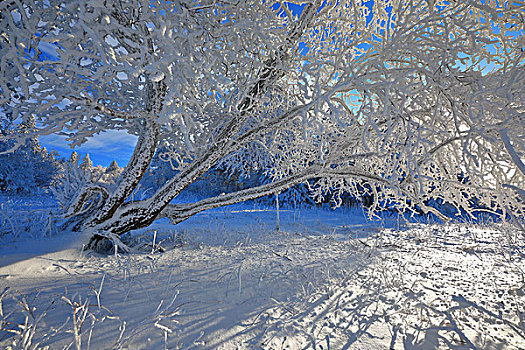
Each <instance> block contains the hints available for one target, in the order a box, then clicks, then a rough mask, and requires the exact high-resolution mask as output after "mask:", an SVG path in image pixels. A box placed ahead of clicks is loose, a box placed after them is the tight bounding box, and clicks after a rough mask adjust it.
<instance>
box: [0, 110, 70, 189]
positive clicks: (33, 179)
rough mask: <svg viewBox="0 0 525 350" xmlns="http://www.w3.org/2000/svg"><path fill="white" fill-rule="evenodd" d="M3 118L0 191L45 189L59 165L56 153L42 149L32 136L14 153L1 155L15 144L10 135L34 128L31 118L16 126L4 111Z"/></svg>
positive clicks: (0, 145) (0, 141) (54, 175)
mask: <svg viewBox="0 0 525 350" xmlns="http://www.w3.org/2000/svg"><path fill="white" fill-rule="evenodd" d="M0 114H2V109H0ZM9 115H12V114H9ZM3 119H4V120H3V123H2V124H1V125H0V137H2V138H0V192H5V193H9V194H22V193H23V194H34V193H35V192H38V191H41V190H45V189H47V188H48V187H49V186H50V185H52V184H53V183H54V181H55V180H56V178H57V176H58V173H59V171H60V168H61V166H60V163H59V161H58V160H57V159H56V158H55V157H56V155H57V154H56V153H54V152H51V153H48V152H47V149H46V148H45V147H44V148H41V146H40V142H39V141H38V137H37V136H35V135H33V136H32V137H29V138H27V139H26V140H25V142H24V143H23V144H21V145H19V147H17V148H16V150H14V151H13V152H11V153H8V154H3V152H4V151H8V150H10V149H12V148H13V146H14V143H13V140H10V138H9V136H11V135H13V134H17V135H18V134H22V135H24V134H28V133H31V132H32V130H34V128H35V120H34V118H29V119H28V120H26V121H25V122H24V123H22V124H19V125H17V124H16V123H10V122H11V120H10V117H8V116H7V115H6V114H4V118H3Z"/></svg>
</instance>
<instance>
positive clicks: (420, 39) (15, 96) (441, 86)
mask: <svg viewBox="0 0 525 350" xmlns="http://www.w3.org/2000/svg"><path fill="white" fill-rule="evenodd" d="M291 5H292V3H290V2H281V3H277V4H275V5H272V4H269V3H265V2H260V1H240V2H227V1H218V2H217V1H213V2H211V1H206V0H204V1H200V2H192V1H189V2H188V1H183V2H175V3H171V2H163V1H139V0H133V1H128V2H121V1H113V0H109V1H90V2H86V1H68V2H67V3H63V2H60V1H57V0H49V1H35V2H31V3H29V2H28V1H25V0H21V1H16V2H14V1H4V2H2V3H0V33H1V34H0V51H1V55H0V67H1V68H2V69H1V71H0V103H1V104H2V106H9V108H13V109H16V110H17V111H18V113H19V115H21V116H22V117H24V118H26V116H29V115H35V116H36V118H37V120H38V122H39V124H38V132H39V133H41V134H46V133H47V134H49V133H61V132H63V131H64V130H66V131H67V132H68V133H69V136H70V142H71V144H81V143H82V142H84V141H85V140H86V139H87V138H89V137H91V136H92V135H94V134H96V133H99V132H102V131H105V130H110V129H117V130H126V131H127V132H129V133H131V134H134V135H137V136H138V137H139V140H138V142H137V145H136V149H135V151H134V153H133V156H132V158H131V160H130V162H129V164H128V165H127V166H126V168H125V169H124V171H123V172H122V174H121V175H120V179H119V180H118V181H117V184H116V185H115V187H114V188H112V189H111V191H109V192H108V194H107V196H106V195H105V194H104V196H102V197H101V195H100V193H95V192H94V191H93V189H92V188H89V187H85V188H79V190H78V191H79V195H78V196H77V198H83V200H85V201H86V203H88V202H89V203H91V202H90V201H93V200H94V199H93V198H94V197H93V196H98V197H97V198H100V200H99V199H97V201H95V202H96V203H97V205H96V206H93V207H92V209H91V210H88V211H87V212H86V211H83V212H82V213H80V212H78V213H77V215H76V217H75V220H77V221H78V222H81V223H82V225H81V226H83V227H86V228H87V227H89V228H93V229H94V232H101V233H104V234H106V233H107V234H110V233H111V234H114V235H117V236H118V235H120V234H122V233H124V232H127V231H128V230H130V229H133V228H138V227H144V226H148V225H149V224H151V223H152V222H153V221H154V220H156V219H157V218H158V217H161V216H164V215H169V216H170V217H171V218H172V221H173V222H175V223H176V222H180V221H182V220H185V219H186V218H188V217H190V216H191V215H194V214H195V213H197V212H199V211H202V210H205V209H209V208H213V207H218V206H222V205H228V204H232V203H235V202H238V201H243V200H247V199H252V198H257V197H259V196H263V195H268V194H274V193H277V192H279V191H282V190H283V189H285V188H287V187H290V186H293V185H295V184H297V183H300V182H304V181H306V180H310V181H311V182H312V183H311V184H312V185H313V186H312V187H313V189H314V190H315V191H317V194H318V195H319V196H321V195H322V194H323V193H324V192H325V191H332V192H334V191H335V192H337V193H340V194H342V193H343V192H345V191H350V192H356V191H357V192H359V191H358V190H356V189H363V188H366V189H368V190H369V191H370V193H373V195H374V202H373V208H377V207H379V206H395V207H397V208H399V209H400V210H416V209H417V210H423V211H433V212H435V213H436V214H437V209H436V208H437V207H438V206H437V205H434V204H433V203H436V202H440V203H450V205H453V206H455V207H456V208H458V209H460V210H463V211H466V212H467V213H470V214H472V213H474V210H475V208H473V205H472V203H474V202H475V203H476V207H477V208H478V209H479V208H483V210H487V211H491V212H497V213H500V214H503V215H505V213H512V215H514V216H515V217H522V215H523V200H521V199H520V197H519V195H518V193H520V192H519V191H515V190H514V189H516V188H517V189H523V188H524V187H525V185H524V181H525V180H524V177H525V174H523V171H522V164H523V160H524V158H525V144H524V140H525V132H524V124H523V117H522V116H523V112H524V110H525V106H524V102H523V101H524V100H525V97H524V93H525V88H524V84H525V83H524V82H525V73H524V70H523V50H522V48H523V42H524V39H523V38H524V32H523V31H524V28H523V27H524V23H523V21H522V19H521V17H520V15H521V13H522V12H523V10H524V7H523V6H524V5H522V4H515V3H513V4H512V5H509V4H507V3H495V2H490V3H484V2H479V1H470V2H463V1H462V2H460V1H452V2H445V1H426V0H420V1H406V0H392V1H374V2H370V1H362V0H348V1H338V2H336V1H333V2H332V1H329V2H323V1H320V0H314V1H309V2H304V3H300V5H301V6H295V5H294V6H291ZM489 23H490V25H489ZM509 28H512V31H510V30H509ZM50 46H51V47H50ZM45 50H47V51H48V53H50V55H48V56H53V58H48V59H44V56H46V55H43V54H42V52H43V51H45ZM484 62H487V64H493V65H494V66H493V67H492V68H491V70H484V69H483V67H482V65H483V64H484ZM64 97H67V98H68V99H69V103H68V104H65V103H63V102H62V101H63V99H64ZM17 137H20V136H17ZM161 145H162V146H161ZM165 145H168V147H164V146H165ZM159 147H162V149H163V151H162V152H163V153H170V154H169V155H163V157H164V158H165V159H168V160H173V161H174V162H175V163H176V165H175V166H176V167H177V172H176V173H174V174H173V177H172V178H170V179H168V180H167V181H166V182H165V183H163V184H162V186H160V188H159V189H158V191H157V192H155V193H153V191H151V193H150V197H149V198H145V199H143V200H141V201H133V202H130V201H128V198H129V196H130V195H131V193H132V192H133V191H134V189H135V188H136V187H137V186H138V184H139V182H140V180H141V178H142V176H143V174H144V173H145V172H146V170H147V169H148V167H149V166H150V162H151V161H152V159H153V157H154V155H155V153H156V152H157V150H158V148H159ZM218 166H222V167H224V168H226V169H230V170H231V171H240V172H244V173H249V172H252V171H255V169H256V170H257V171H262V172H265V173H266V174H268V176H269V177H270V179H271V181H270V182H268V183H264V184H260V185H256V186H255V187H254V188H250V189H245V190H243V191H241V192H239V193H236V194H226V195H224V196H220V197H217V198H209V199H206V200H204V201H201V202H197V203H193V204H191V205H190V204H188V205H171V204H170V202H171V201H172V200H173V199H174V198H176V197H177V196H178V195H179V194H180V193H181V191H183V190H184V188H186V187H187V186H188V185H189V184H191V183H192V182H194V181H196V180H197V179H198V178H199V177H200V176H201V175H202V174H204V173H205V172H206V171H208V170H209V169H211V168H213V167H218ZM487 174H490V176H487ZM316 181H317V183H316V184H314V182H316ZM99 204H100V205H99ZM79 208H85V205H80V206H79ZM73 216H75V215H73ZM100 236H103V235H100Z"/></svg>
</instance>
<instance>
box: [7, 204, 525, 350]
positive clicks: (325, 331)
mask: <svg viewBox="0 0 525 350" xmlns="http://www.w3.org/2000/svg"><path fill="white" fill-rule="evenodd" d="M20 210H27V208H25V209H20ZM35 210H41V209H35ZM7 214H8V213H7V211H6V210H5V209H4V210H3V215H4V216H6V215H7ZM398 219H399V218H397V216H392V217H386V218H384V219H378V220H376V221H367V220H366V219H365V217H364V214H363V212H362V211H360V210H358V209H353V210H338V211H335V212H332V211H328V210H322V209H317V210H315V209H302V210H282V211H281V212H280V230H279V231H277V230H276V219H275V210H273V209H264V208H257V207H253V206H249V205H243V206H235V207H232V208H228V209H222V210H217V211H210V212H204V213H201V214H199V215H197V216H195V217H193V218H192V219H190V220H188V221H186V222H184V223H182V224H180V225H178V226H176V227H173V226H169V225H167V224H166V223H162V222H161V223H159V224H157V225H156V226H154V230H151V229H150V230H149V231H145V232H142V233H135V234H134V240H135V243H136V246H137V247H139V248H137V250H138V251H137V252H135V253H134V254H131V255H121V254H118V255H111V256H101V255H97V254H94V253H90V252H81V251H80V249H79V247H80V246H81V244H82V239H83V238H82V237H79V236H75V235H74V234H60V235H57V234H56V233H53V227H52V223H49V227H47V228H46V225H44V224H42V222H41V223H40V225H41V227H42V230H43V231H45V232H43V233H42V234H41V235H39V234H38V233H35V228H33V230H32V231H31V234H30V235H25V236H24V234H19V235H17V236H16V237H15V236H13V235H10V234H9V233H3V235H2V236H1V237H0V238H1V242H2V245H1V247H0V266H1V267H0V293H1V297H0V301H1V303H0V329H1V331H0V347H2V348H10V347H11V348H14V349H33V348H35V349H36V348H47V349H64V348H66V349H67V348H70V349H111V348H116V349H165V348H169V349H179V348H180V349H471V348H472V349H525V273H524V271H525V260H524V257H525V256H524V253H525V249H524V248H525V246H524V245H523V236H519V235H518V233H517V232H516V231H513V230H512V229H508V228H504V227H500V226H492V227H490V226H475V225H472V224H471V225H466V224H461V225H460V224H451V225H447V226H439V225H435V224H426V223H413V224H406V223H404V222H403V221H402V220H398ZM3 220H5V221H4V227H5V225H8V224H9V222H8V221H9V220H7V218H5V217H4V218H3ZM18 224H20V223H18ZM13 225H14V223H13ZM20 225H21V224H20ZM36 230H37V232H38V228H37V229H36ZM46 230H47V231H46ZM160 247H162V248H160ZM160 250H163V252H160Z"/></svg>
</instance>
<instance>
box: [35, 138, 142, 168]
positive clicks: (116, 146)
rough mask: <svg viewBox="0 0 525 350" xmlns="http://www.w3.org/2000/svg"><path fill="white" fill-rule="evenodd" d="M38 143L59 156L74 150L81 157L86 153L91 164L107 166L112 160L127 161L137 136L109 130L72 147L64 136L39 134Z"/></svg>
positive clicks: (123, 163) (125, 162)
mask: <svg viewBox="0 0 525 350" xmlns="http://www.w3.org/2000/svg"><path fill="white" fill-rule="evenodd" d="M39 139H40V144H41V145H42V146H43V147H46V148H47V149H48V150H49V151H51V150H55V151H57V152H58V154H59V155H60V156H61V157H65V158H69V156H70V155H71V152H73V151H76V152H77V153H80V154H81V158H83V157H84V156H85V155H86V153H89V157H90V158H91V160H92V161H93V165H102V166H108V165H109V164H110V163H111V161H112V160H116V161H117V164H118V165H120V166H124V165H126V164H127V163H128V161H129V159H130V158H131V154H132V153H133V148H134V147H135V144H136V142H137V137H136V136H133V135H130V134H128V133H126V132H125V131H115V130H109V131H107V132H103V133H100V134H98V135H95V136H94V137H93V138H90V139H89V140H88V141H87V142H86V143H84V144H83V145H82V146H81V147H75V148H74V149H72V148H71V147H69V145H68V144H67V142H66V137H65V136H58V135H48V136H40V138H39Z"/></svg>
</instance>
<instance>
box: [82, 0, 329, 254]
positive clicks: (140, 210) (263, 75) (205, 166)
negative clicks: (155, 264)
mask: <svg viewBox="0 0 525 350" xmlns="http://www.w3.org/2000/svg"><path fill="white" fill-rule="evenodd" d="M321 4H322V1H320V0H317V1H315V2H314V3H310V4H308V5H307V6H306V7H305V8H304V10H303V11H302V14H301V17H300V18H299V20H298V21H297V22H296V23H295V24H294V26H293V27H292V28H291V30H290V32H289V33H288V37H287V40H285V42H284V44H283V45H282V46H281V47H280V48H279V49H278V50H277V52H275V53H273V54H272V55H271V57H270V58H268V60H267V61H266V62H265V67H264V68H263V69H262V70H261V71H260V72H259V74H258V79H257V80H256V81H255V83H254V85H253V86H252V87H251V88H250V89H249V90H248V94H247V96H246V97H245V98H244V99H243V100H242V101H241V103H240V104H239V106H238V110H239V112H240V113H239V114H238V116H237V117H233V116H232V117H231V119H230V120H229V121H228V122H227V124H226V125H225V126H224V127H223V128H222V130H221V132H220V134H219V137H218V138H217V139H216V140H215V141H214V142H213V144H212V145H211V146H210V148H209V149H208V150H207V151H206V152H205V153H204V154H203V155H202V156H201V157H199V159H196V160H195V161H194V162H193V163H192V164H190V165H189V166H188V167H187V168H185V169H183V170H182V171H181V172H180V173H178V174H177V175H176V176H174V177H173V178H172V179H171V180H169V181H168V182H167V183H166V184H165V185H164V186H162V187H161V188H160V189H159V190H158V191H157V192H156V193H155V194H154V195H153V196H152V197H151V198H149V199H146V200H143V201H138V202H133V203H126V202H125V201H126V199H127V198H128V197H129V195H130V194H131V193H132V192H133V190H134V189H135V188H136V187H137V185H138V183H139V182H140V179H141V178H142V175H143V174H144V172H145V171H146V170H147V168H148V166H149V164H150V162H151V160H152V159H153V156H154V153H155V150H156V147H157V143H158V138H159V126H158V125H157V124H156V122H155V121H154V117H151V118H145V119H144V122H143V123H144V125H143V127H144V131H143V133H142V134H141V136H140V138H139V140H138V142H137V146H136V148H135V151H134V153H133V156H132V159H131V161H130V163H129V164H128V165H127V166H126V169H125V170H124V172H123V174H122V176H121V177H120V180H119V183H118V186H117V189H116V190H115V191H113V192H112V193H111V194H110V195H108V196H107V197H108V198H107V199H105V200H104V202H103V205H102V206H100V207H96V208H95V210H94V211H93V213H92V215H91V216H90V218H89V219H88V220H84V222H85V224H84V225H83V228H86V229H91V230H93V231H94V233H93V237H92V239H91V241H90V243H89V248H95V249H96V248H97V246H100V245H102V246H107V244H106V243H101V242H103V241H105V240H106V238H112V239H114V240H115V239H118V237H119V236H121V235H122V234H124V233H126V232H128V231H130V230H134V229H139V228H143V227H147V226H149V225H150V224H151V223H153V221H155V220H156V219H157V218H158V217H159V215H161V212H162V211H163V210H164V209H165V208H166V207H167V206H168V205H169V203H170V202H171V201H172V200H173V199H174V198H175V197H176V196H177V195H179V194H180V192H181V191H182V190H184V188H186V187H187V186H188V185H190V184H191V183H192V182H194V181H195V180H196V179H198V178H199V177H200V176H201V175H202V174H203V173H205V172H206V171H208V170H209V169H210V168H212V167H213V166H214V165H216V164H217V163H218V162H219V161H220V160H221V159H223V158H224V157H225V156H227V155H228V154H231V153H232V152H233V151H234V150H236V149H239V148H240V147H242V145H246V144H247V143H248V142H249V141H250V140H251V137H253V136H256V135H260V134H262V132H264V128H261V127H255V130H251V131H248V132H247V133H245V135H243V136H244V137H243V136H241V137H239V138H238V139H236V135H237V134H238V132H239V131H240V130H241V128H242V126H243V122H244V121H245V120H246V119H247V117H248V115H249V112H250V111H251V110H253V108H254V107H255V104H256V103H257V100H258V99H259V98H260V97H261V96H262V95H264V94H265V93H266V91H268V89H269V87H271V86H272V85H273V84H275V82H276V81H277V80H278V79H280V78H282V77H283V76H284V71H283V70H282V68H280V67H282V65H283V64H282V63H283V62H285V61H287V60H289V58H290V57H291V56H293V51H294V50H296V49H297V48H296V46H297V43H298V41H299V39H300V38H301V36H302V35H303V33H304V32H305V31H306V29H307V28H308V27H309V26H310V25H311V24H312V22H313V20H314V18H315V13H316V12H317V10H318V9H319V8H320V6H321ZM155 97H156V100H155V102H154V103H151V104H152V105H157V106H158V105H159V104H161V103H162V101H161V100H162V94H161V96H160V98H159V96H153V98H155ZM307 108H309V105H306V106H303V107H301V108H294V109H292V110H291V111H289V112H288V113H284V114H283V115H282V116H281V118H277V123H282V122H285V121H286V120H289V119H290V118H293V117H295V116H296V115H297V114H298V113H299V112H301V111H302V110H304V109H307ZM152 109H154V110H155V109H157V111H158V110H160V109H158V108H152ZM274 123H275V122H274ZM270 124H271V123H270ZM309 176H310V175H309ZM303 177H304V174H303V176H299V177H297V178H303ZM307 178H308V177H307ZM301 181H304V179H303V180H301ZM301 181H299V182H301ZM296 183H298V182H297V181H296V179H295V177H294V179H289V180H287V181H284V182H279V184H277V185H275V186H273V187H274V188H273V189H272V190H269V189H268V188H265V189H264V190H262V191H255V192H252V193H251V194H250V195H248V196H246V199H243V200H247V199H249V198H258V197H262V196H265V195H267V194H271V193H274V192H278V191H281V190H282V189H284V188H288V187H290V186H293V185H294V184H296ZM268 191H269V192H268ZM254 196H255V197H254ZM241 198H244V197H243V196H240V197H238V199H241ZM239 201H241V200H239ZM219 203H222V204H221V205H227V204H225V202H224V201H218V202H217V203H216V204H217V205H218V204H219ZM201 204H203V203H201ZM217 205H216V206H217ZM197 207H200V208H209V207H210V206H209V204H207V205H201V206H200V205H197ZM211 207H215V206H211ZM180 210H181V209H180V208H179V211H180ZM202 210H205V209H200V210H197V211H195V209H194V208H193V209H190V208H186V209H185V210H183V213H181V214H180V215H178V217H179V219H175V220H173V221H174V222H177V221H179V222H180V221H182V220H180V218H183V220H185V219H186V218H188V217H189V216H191V215H194V214H191V215H190V213H195V214H196V213H197V212H199V211H202Z"/></svg>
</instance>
